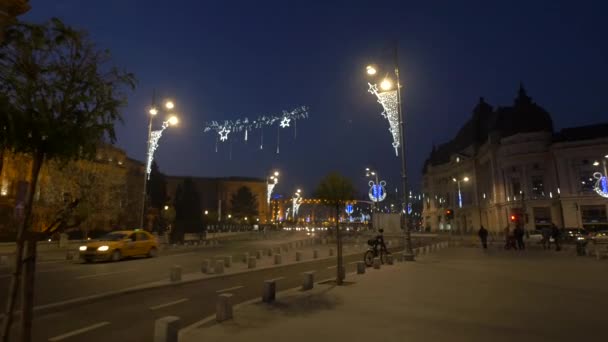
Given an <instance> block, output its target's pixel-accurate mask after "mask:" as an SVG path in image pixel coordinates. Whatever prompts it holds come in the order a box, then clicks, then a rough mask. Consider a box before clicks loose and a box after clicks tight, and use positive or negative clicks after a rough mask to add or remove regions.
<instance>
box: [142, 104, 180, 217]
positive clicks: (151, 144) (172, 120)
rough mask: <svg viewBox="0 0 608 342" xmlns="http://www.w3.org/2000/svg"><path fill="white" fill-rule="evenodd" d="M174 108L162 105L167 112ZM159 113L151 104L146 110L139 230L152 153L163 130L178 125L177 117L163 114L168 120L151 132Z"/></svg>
mask: <svg viewBox="0 0 608 342" xmlns="http://www.w3.org/2000/svg"><path fill="white" fill-rule="evenodd" d="M152 102H154V98H153V100H152ZM174 107H175V104H174V103H173V101H166V102H165V104H164V108H166V109H167V110H171V109H173V108H174ZM161 108H162V107H161ZM159 112H160V111H159V107H157V106H156V104H153V105H152V107H150V109H149V110H148V114H150V115H149V116H148V139H147V140H146V144H147V153H146V171H145V172H144V189H143V193H142V203H141V215H140V221H139V226H140V227H141V228H145V227H144V221H145V214H146V195H147V191H146V190H147V187H148V180H149V179H150V172H151V171H152V161H153V160H154V151H156V149H157V148H158V141H159V139H160V137H161V136H162V134H163V131H164V130H165V129H167V128H168V127H169V126H175V125H177V124H178V123H179V120H178V118H177V116H175V115H174V114H173V113H168V112H165V114H166V115H168V116H169V119H168V120H166V121H164V122H163V124H162V127H161V129H159V130H155V131H153V130H152V119H153V118H154V117H155V116H156V115H158V114H159ZM167 209H168V208H165V210H167Z"/></svg>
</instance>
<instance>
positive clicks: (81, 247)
mask: <svg viewBox="0 0 608 342" xmlns="http://www.w3.org/2000/svg"><path fill="white" fill-rule="evenodd" d="M78 249H79V250H81V251H86V250H87V246H80V247H78Z"/></svg>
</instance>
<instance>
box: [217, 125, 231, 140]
mask: <svg viewBox="0 0 608 342" xmlns="http://www.w3.org/2000/svg"><path fill="white" fill-rule="evenodd" d="M218 133H219V135H220V140H221V141H226V140H228V134H229V133H230V130H229V129H226V127H222V130H221V131H219V132H218Z"/></svg>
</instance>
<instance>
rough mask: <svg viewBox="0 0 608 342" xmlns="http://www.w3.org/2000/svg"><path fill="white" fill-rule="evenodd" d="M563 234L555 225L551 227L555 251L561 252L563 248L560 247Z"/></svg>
mask: <svg viewBox="0 0 608 342" xmlns="http://www.w3.org/2000/svg"><path fill="white" fill-rule="evenodd" d="M561 235H562V234H561V232H560V231H559V228H557V226H556V225H555V224H553V225H551V237H552V238H553V242H554V243H555V250H556V251H560V250H561V249H562V248H561V246H560V245H559V243H560V241H559V240H560V238H561Z"/></svg>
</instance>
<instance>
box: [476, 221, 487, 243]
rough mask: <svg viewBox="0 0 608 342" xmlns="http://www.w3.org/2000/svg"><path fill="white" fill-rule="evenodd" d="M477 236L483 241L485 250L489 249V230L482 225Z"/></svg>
mask: <svg viewBox="0 0 608 342" xmlns="http://www.w3.org/2000/svg"><path fill="white" fill-rule="evenodd" d="M477 235H479V239H480V240H481V246H482V247H483V249H488V230H487V229H485V228H484V227H483V225H482V226H481V228H479V231H478V232H477Z"/></svg>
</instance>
